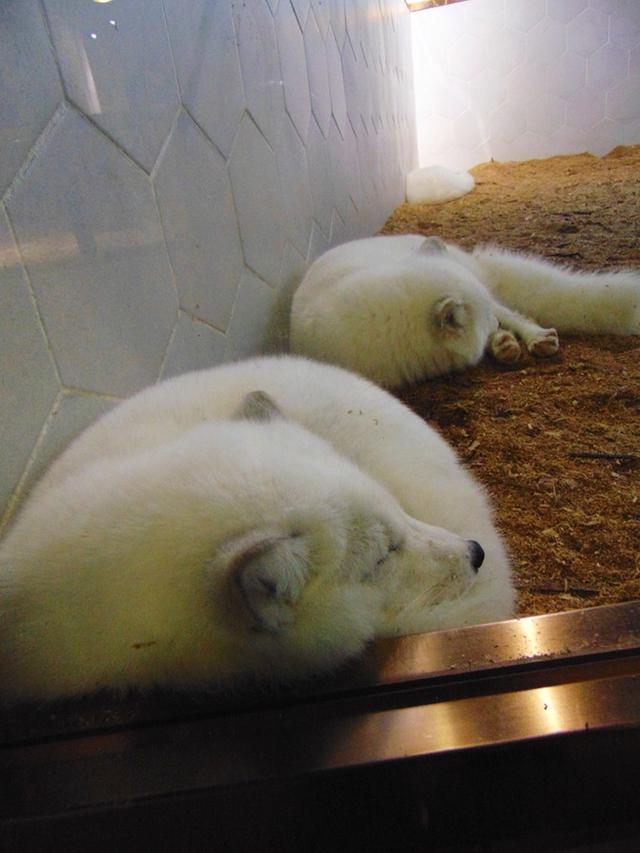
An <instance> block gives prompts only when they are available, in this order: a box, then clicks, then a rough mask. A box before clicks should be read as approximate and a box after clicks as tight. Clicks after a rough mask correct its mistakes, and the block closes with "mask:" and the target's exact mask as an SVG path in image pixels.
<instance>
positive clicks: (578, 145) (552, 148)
mask: <svg viewBox="0 0 640 853" xmlns="http://www.w3.org/2000/svg"><path fill="white" fill-rule="evenodd" d="M547 145H548V149H549V156H553V155H555V154H582V153H583V152H584V151H586V150H587V148H588V141H587V137H586V135H585V132H584V130H579V129H578V128H576V127H571V126H569V125H564V127H561V128H560V129H559V130H557V131H556V132H555V133H553V134H552V135H551V136H549V137H548V139H547Z"/></svg>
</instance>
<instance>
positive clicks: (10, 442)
mask: <svg viewBox="0 0 640 853" xmlns="http://www.w3.org/2000/svg"><path fill="white" fill-rule="evenodd" d="M0 344H1V346H2V357H1V358H0V400H2V404H1V405H0V435H1V436H2V448H3V449H2V452H1V454H0V455H1V457H2V464H0V518H1V517H2V515H3V511H4V508H5V507H6V505H7V503H8V501H9V498H10V496H11V494H12V493H13V490H14V489H15V487H16V485H17V484H18V480H19V479H20V477H21V475H22V472H23V470H24V467H25V465H26V464H27V462H28V460H29V457H30V455H31V452H32V450H33V447H34V445H35V443H36V440H37V438H38V435H39V434H40V430H41V429H42V426H43V424H44V422H45V420H46V417H47V414H48V413H49V410H50V408H51V405H52V403H53V401H54V400H55V397H56V394H57V393H58V390H59V383H58V379H57V376H56V372H55V368H54V366H53V362H52V360H51V358H50V356H49V351H48V347H47V341H46V339H45V336H44V334H43V331H42V328H41V325H40V322H39V320H38V315H37V312H36V309H35V307H34V305H33V303H32V301H31V299H30V296H29V288H28V284H27V279H26V276H25V274H24V270H23V269H22V267H21V265H20V261H19V258H18V253H17V251H16V248H15V245H14V242H13V237H12V235H11V231H10V229H9V224H8V222H7V220H6V217H5V213H4V210H3V209H2V206H1V205H0Z"/></svg>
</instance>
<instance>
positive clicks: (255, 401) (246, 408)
mask: <svg viewBox="0 0 640 853" xmlns="http://www.w3.org/2000/svg"><path fill="white" fill-rule="evenodd" d="M233 418H234V420H238V421H240V420H247V421H272V420H274V419H275V418H284V414H283V413H282V411H281V410H280V408H279V407H278V404H277V403H276V402H275V400H274V399H273V398H272V397H270V396H269V395H268V394H267V393H266V392H265V391H252V392H251V393H250V394H247V396H246V397H245V398H244V399H243V401H242V402H241V403H240V405H239V406H238V408H237V409H236V411H235V412H234V413H233Z"/></svg>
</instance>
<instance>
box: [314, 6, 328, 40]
mask: <svg viewBox="0 0 640 853" xmlns="http://www.w3.org/2000/svg"><path fill="white" fill-rule="evenodd" d="M311 8H312V9H313V14H314V15H315V19H316V21H317V23H318V26H319V27H320V32H321V33H322V38H326V37H327V30H328V28H329V23H330V22H331V4H330V2H329V0H311Z"/></svg>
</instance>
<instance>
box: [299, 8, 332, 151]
mask: <svg viewBox="0 0 640 853" xmlns="http://www.w3.org/2000/svg"><path fill="white" fill-rule="evenodd" d="M304 47H305V54H306V57H307V70H308V72H309V90H310V94H311V110H312V112H313V114H314V116H315V117H316V121H317V122H318V126H319V127H320V130H321V131H322V133H323V135H324V136H325V137H326V135H327V134H328V132H329V121H330V120H331V92H330V91H329V72H328V70H327V55H326V51H325V46H324V42H323V41H322V36H321V35H320V30H319V29H318V25H317V24H316V19H315V16H314V15H309V18H308V20H307V26H306V27H305V31H304Z"/></svg>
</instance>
